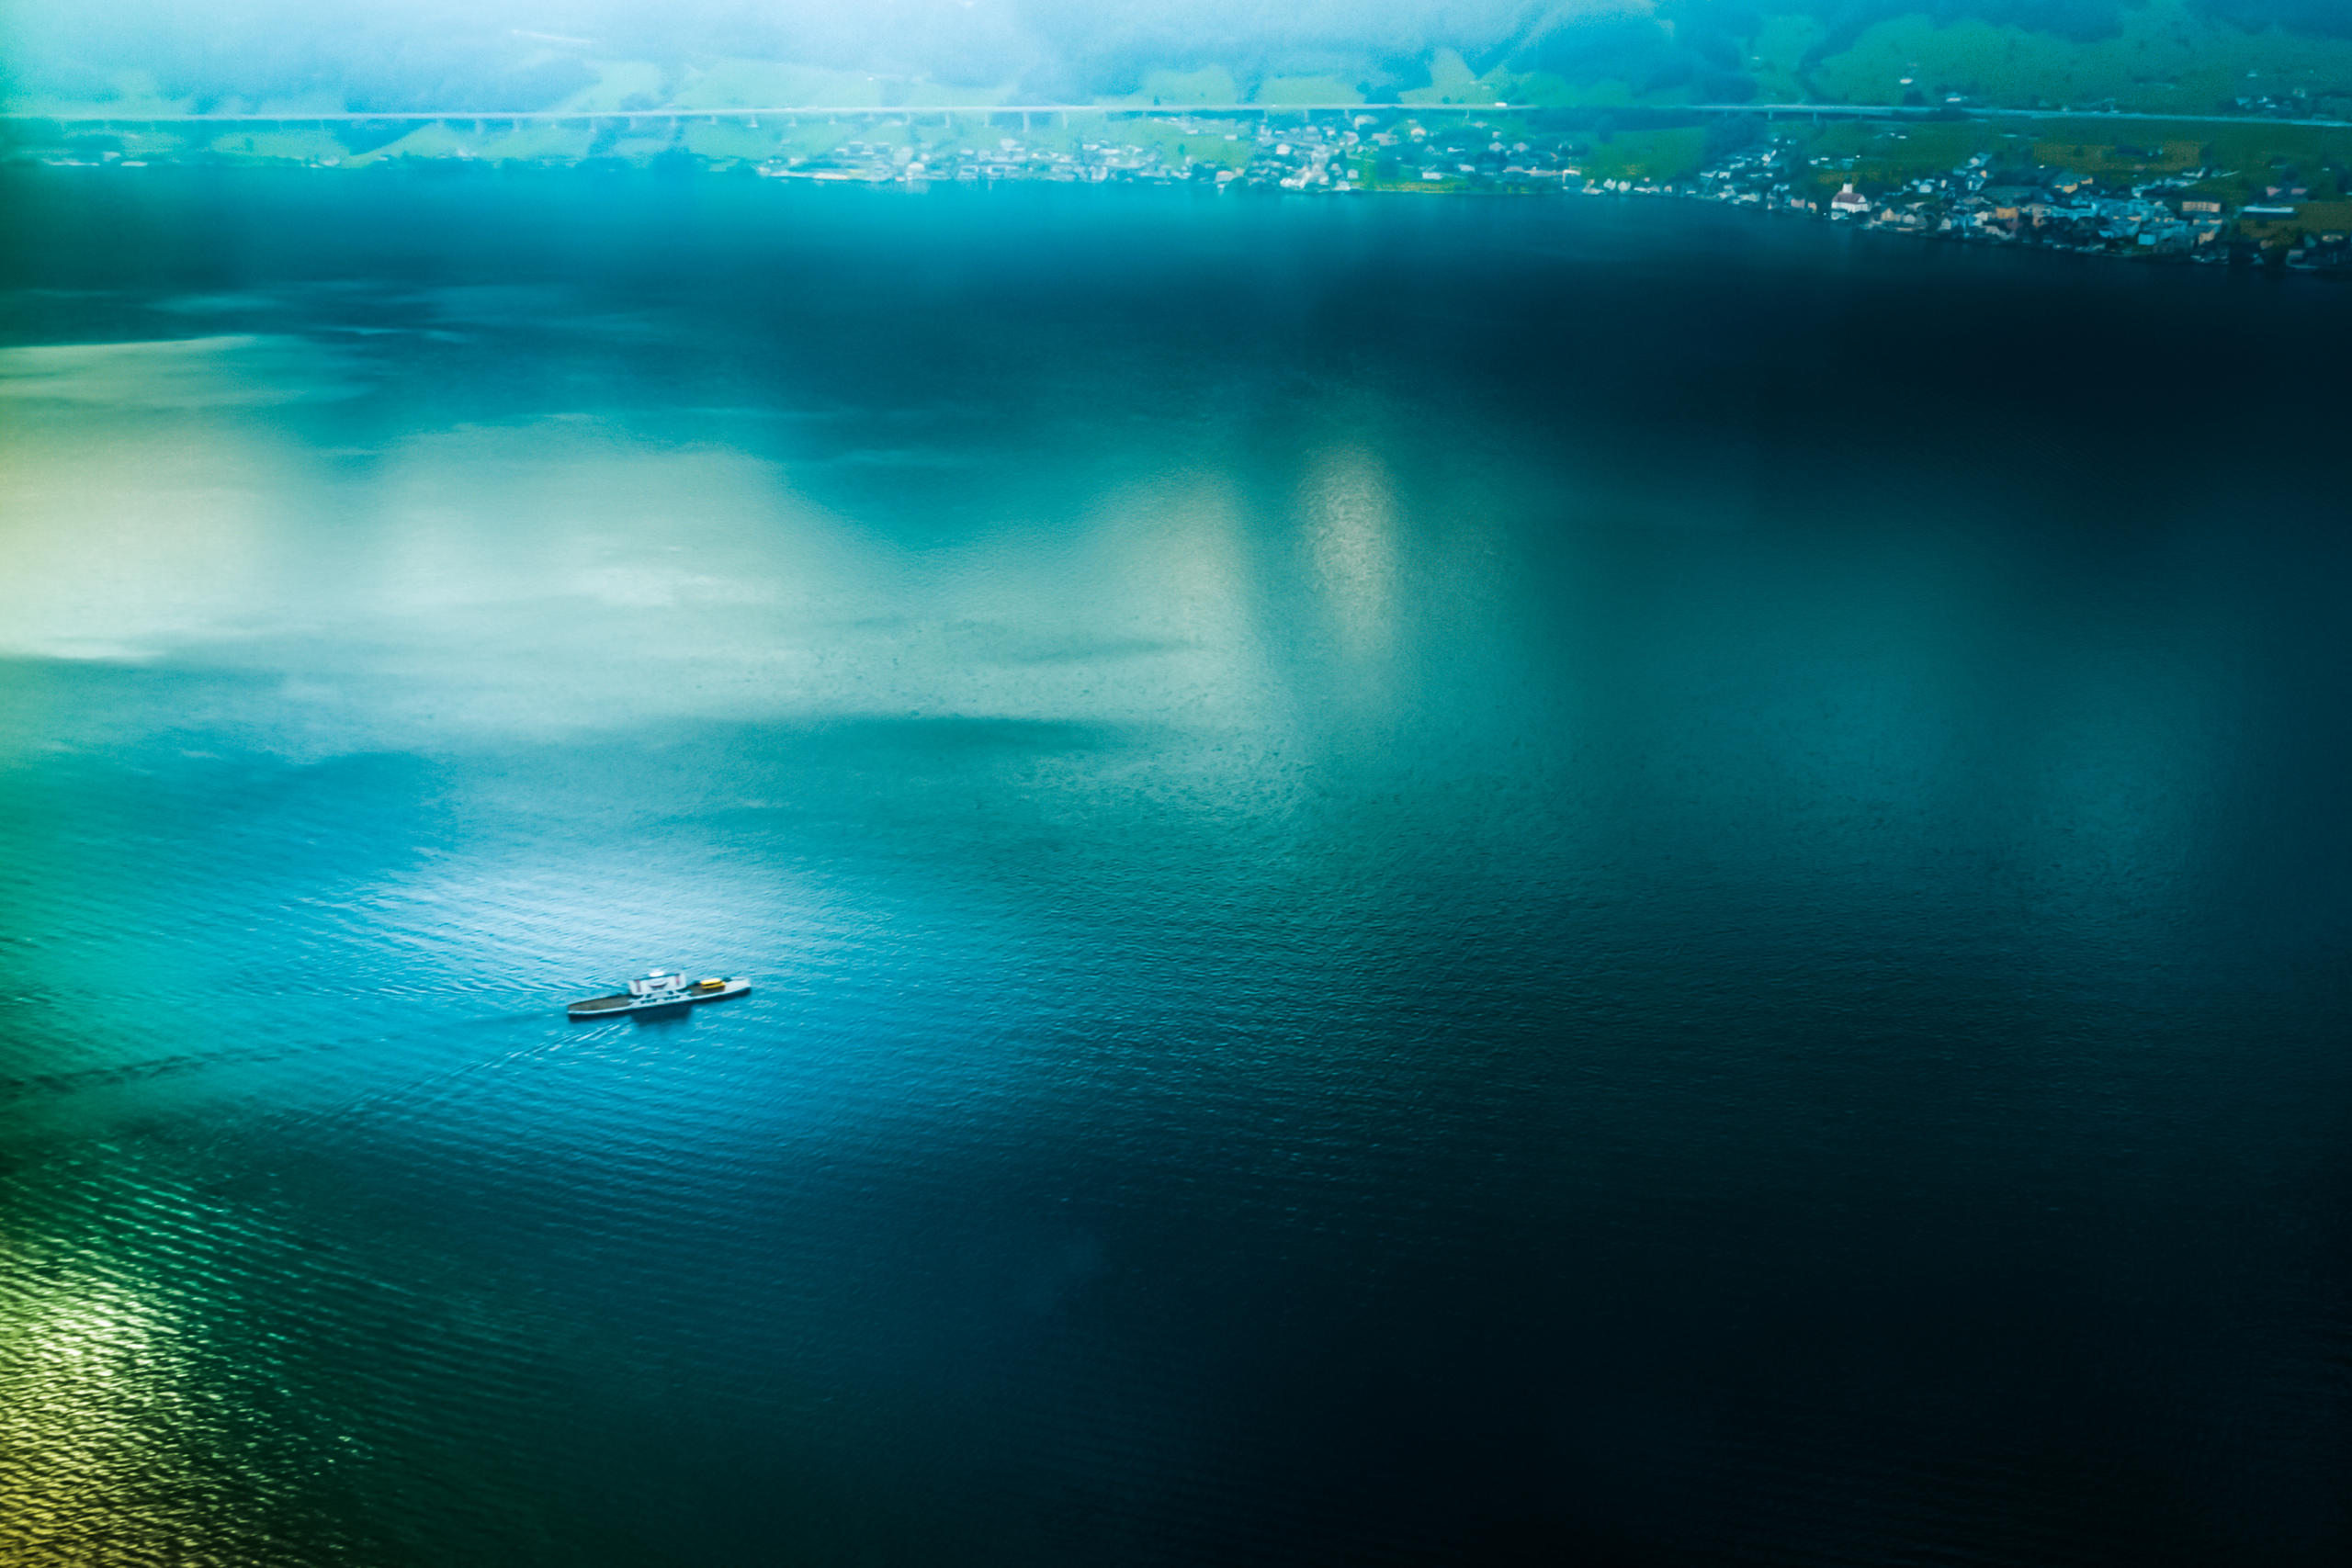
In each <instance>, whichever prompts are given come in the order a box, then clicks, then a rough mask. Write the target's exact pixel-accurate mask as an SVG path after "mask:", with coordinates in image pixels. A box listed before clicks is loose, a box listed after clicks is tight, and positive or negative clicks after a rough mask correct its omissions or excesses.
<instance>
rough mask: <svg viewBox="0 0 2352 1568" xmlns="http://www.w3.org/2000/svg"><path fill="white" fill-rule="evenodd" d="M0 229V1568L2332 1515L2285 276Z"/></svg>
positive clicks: (1148, 226)
mask: <svg viewBox="0 0 2352 1568" xmlns="http://www.w3.org/2000/svg"><path fill="white" fill-rule="evenodd" d="M133 175H143V177H138V178H134V177H132V176H133ZM0 194H5V201H6V209H7V210H8V211H9V213H10V214H11V220H10V222H9V224H8V226H7V228H6V233H5V238H0V285H5V288H6V295H5V298H0V310H5V316H0V326H5V331H6V344H7V345H6V346H5V347H0V582H5V584H6V599H5V601H0V604H5V605H6V608H5V610H0V653H5V662H0V940H5V942H6V953H7V969H8V974H9V976H10V985H9V987H8V994H7V995H6V997H5V998H0V1556H5V1557H6V1560H7V1561H8V1562H10V1563H12V1564H14V1563H26V1564H36V1563H37V1564H52V1563H54V1564H69V1563H70V1564H108V1565H112V1564H119V1563H120V1564H143V1563H158V1564H161V1563H189V1564H195V1563H236V1564H266V1565H277V1564H286V1565H290V1568H311V1565H320V1564H329V1563H351V1564H386V1565H408V1564H416V1565H430V1568H458V1565H463V1564H475V1563H481V1564H514V1563H545V1564H563V1565H567V1568H569V1565H583V1568H585V1565H605V1564H612V1565H639V1564H676V1565H681V1568H683V1565H694V1568H704V1565H710V1568H721V1565H726V1568H731V1565H737V1564H753V1563H796V1564H801V1563H808V1564H835V1563H841V1564H853V1563H854V1564H865V1563H910V1564H936V1563H955V1564H966V1563H969V1564H993V1563H1005V1564H1022V1565H1035V1568H1044V1565H1048V1564H1102V1563H1119V1564H1155V1563H1158V1564H1190V1563H1225V1562H1269V1563H1272V1562H1297V1563H1326V1562H1329V1563H1388V1562H1396V1563H1482V1564H1483V1563H1489V1562H1517V1563H1608V1564H1618V1563H1642V1564H1685V1563H1714V1562H1758V1563H1789V1564H1798V1563H1804V1564H1815V1563H1928V1562H1935V1563H1987V1564H1991V1563H1999V1564H2094V1563H2098V1564H2103V1563H2133V1564H2138V1563H2148V1562H2183V1563H2219V1562H2229V1563H2233V1564H2236V1563H2280V1564H2305V1563H2310V1564H2320V1563H2334V1562H2341V1561H2344V1560H2345V1559H2346V1555H2347V1553H2352V1509H2347V1499H2348V1498H2352V1493H2347V1490H2346V1486H2345V1484H2344V1477H2345V1475H2346V1472H2347V1467H2352V1429H2348V1428H2347V1420H2352V1207H2347V1200H2352V1057H2347V1054H2346V1045H2347V1039H2346V1034H2347V1031H2346V1016H2347V1012H2346V1010H2347V1006H2352V875H2347V874H2352V817H2347V814H2346V807H2345V798H2346V794H2345V792H2346V781H2347V778H2348V777H2352V616H2347V615H2346V608H2345V606H2346V592H2347V589H2352V532H2347V529H2352V502H2347V491H2346V486H2345V481H2344V477H2343V474H2344V468H2343V441H2344V414H2345V402H2344V397H2345V392H2344V386H2345V383H2344V379H2343V367H2344V366H2345V365H2346V363H2352V358H2347V351H2352V295H2347V294H2346V292H2345V291H2343V290H2341V289H2334V288H2326V287H2324V286H2321V285H2316V284H2311V283H2309V281H2308V280H2300V279H2287V280H2266V279H2263V278H2260V277H2255V276H2243V275H2240V276H2230V275H2224V274H2219V273H2214V272H2208V271H2202V270H2194V271H2191V270H2181V271H2174V270H2164V269H2155V268H2140V267H2132V266H2128V265H2116V264H2105V263H2087V262H2078V261H2077V260H2076V259H2075V258H2067V257H2058V256H2049V255H2005V254H1994V253H1986V252H1977V251H1962V250H1952V249H1939V248H1935V247H1931V246H1926V245H1920V244H1916V243H1907V242H1903V241H1887V242H1884V243H1881V242H1880V241H1878V240H1877V239H1876V238H1875V237H1872V236H1866V235H1854V234H1849V233H1844V232H1837V231H1827V230H1825V229H1821V228H1816V227H1813V226H1809V225H1802V224H1791V225H1783V224H1779V223H1774V222H1771V221H1766V220H1756V219H1754V218H1752V217H1747V216H1739V215H1724V214H1719V213H1713V212H1708V211H1703V210H1692V209H1677V208H1672V207H1667V206H1662V205H1647V206H1631V207H1620V206H1613V205H1610V204H1605V203H1597V202H1596V203H1583V204H1570V205H1560V204H1555V203H1550V202H1539V201H1525V202H1509V201H1498V202H1482V201H1475V200H1466V199H1465V200H1461V201H1436V200H1411V199H1402V198H1400V199H1397V200H1393V201H1384V200H1367V201H1363V202H1360V203H1340V202H1324V203H1291V202H1279V203H1278V202H1272V201H1267V202H1250V201H1245V200H1240V199H1226V200H1217V199H1211V198H1198V197H1193V196H1192V195H1190V194H1188V193H1147V194H1125V195H1123V194H1119V193H1104V192H1067V191H1058V192H1057V191H1047V192H1036V191H1016V192H1011V193H1005V192H999V193H992V194H988V195H985V196H982V195H978V194H975V193H938V194H934V195H931V196H927V197H919V198H884V197H874V196H871V195H869V194H867V193H848V192H831V191H813V192H812V191H795V192H789V193H787V192H780V191H777V190H775V189H772V188H768V187H766V186H763V185H761V184H760V183H759V182H755V181H745V182H733V181H728V180H724V179H719V178H708V179H698V180H685V181H679V182H674V183H662V182H658V181H653V180H640V179H627V178H624V179H601V178H593V177H588V176H582V175H560V176H558V175H541V176H531V177H525V176H515V177H512V178H500V177H494V176H486V175H485V176H481V177H473V178H462V179H441V180H435V179H422V178H406V177H402V176H397V175H388V176H386V177H384V178H381V179H379V178H375V177H373V176H365V175H344V174H335V175H308V176H290V175H288V176H281V175H253V174H243V173H235V172H227V171H222V172H206V171H184V170H162V169H158V170H151V171H144V172H137V171H37V172H29V173H28V172H24V171H14V172H10V173H9V174H8V175H7V176H6V186H5V191H4V192H0ZM655 964H677V965H683V966H686V967H689V968H692V969H694V970H695V971H696V972H697V973H700V972H705V971H707V972H710V973H741V974H747V975H750V976H752V977H753V978H754V980H755V981H756V989H755V990H754V991H753V992H752V995H751V996H750V997H748V998H744V999H743V1000H741V1001H738V1002H732V1003H728V1004H724V1005H722V1006H718V1007H712V1008H707V1009H702V1010H697V1011H696V1012H695V1013H694V1014H693V1015H691V1016H688V1017H685V1018H683V1019H677V1020H673V1021H644V1022H637V1023H631V1022H628V1021H621V1022H614V1023H606V1024H601V1025H587V1026H573V1025H570V1024H567V1023H566V1022H565V1021H563V1019H562V1017H561V1014H560V1006H561V1004H562V1003H563V1002H564V1001H566V1000H569V999H571V998H575V997H581V996H586V995H591V994H594V993H595V992H597V991H600V990H602V989H605V988H606V987H609V986H610V985H611V983H612V982H614V981H616V980H618V979H621V978H624V977H626V976H628V975H631V974H636V973H640V972H642V970H643V969H645V968H646V967H649V966H651V965H655Z"/></svg>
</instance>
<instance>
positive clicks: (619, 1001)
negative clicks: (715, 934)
mask: <svg viewBox="0 0 2352 1568" xmlns="http://www.w3.org/2000/svg"><path fill="white" fill-rule="evenodd" d="M751 988H752V982H750V981H749V980H745V979H742V978H741V977H735V978H726V977H720V976H713V977H711V978H710V979H707V980H689V979H687V978H686V977H685V976H684V975H680V974H675V973H673V972H672V971H670V970H667V969H656V970H655V971H653V973H651V974H650V975H648V976H645V978H643V979H642V980H631V981H630V982H629V983H628V990H626V991H616V992H614V993H613V994H612V995H611V996H609V997H591V998H588V999H587V1000H586V1001H584V1002H574V1003H572V1004H571V1006H570V1007H568V1008H566V1009H564V1011H565V1013H566V1014H568V1015H569V1016H571V1017H572V1018H616V1017H618V1016H619V1015H620V1014H622V1013H625V1012H626V1013H639V1012H667V1011H670V1010H673V1009H684V1008H690V1007H692V1006H694V1005H695V1003H696V1002H717V1001H724V1000H726V999H727V998H729V997H740V996H741V995H742V994H743V993H744V992H746V991H748V990H750V989H751Z"/></svg>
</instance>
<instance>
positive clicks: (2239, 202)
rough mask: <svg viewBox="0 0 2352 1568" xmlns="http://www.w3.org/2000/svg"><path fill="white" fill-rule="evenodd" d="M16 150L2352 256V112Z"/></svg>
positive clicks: (473, 131)
mask: <svg viewBox="0 0 2352 1568" xmlns="http://www.w3.org/2000/svg"><path fill="white" fill-rule="evenodd" d="M0 139H4V140H0V159H6V161H10V162H17V163H38V164H53V165H66V166H112V167H122V168H131V169H135V168H141V167H149V166H154V165H157V164H230V165H265V166H280V167H285V166H307V167H314V168H327V169H357V168H368V167H378V166H383V165H387V164H399V165H409V164H458V165H476V166H491V165H495V166H507V165H516V164H521V165H545V166H582V165H585V166H594V167H613V168H627V167H648V168H665V169H674V170H687V169H695V170H707V171H711V172H720V173H729V172H731V173H735V174H741V175H756V176H759V177H764V178H773V179H779V180H806V181H816V182H825V183H838V184H857V185H869V186H911V187H920V186H933V185H937V184H942V183H951V182H952V183H959V184H993V183H997V182H1001V181H1045V182H1051V183H1064V184H1111V183H1121V184H1133V183H1143V184H1156V185H1174V184H1198V185H1201V186H1210V187H1214V188H1217V189H1220V190H1227V191H1237V190H1238V191H1249V190H1272V191H1285V192H1292V193H1297V194H1302V195H1318V196H1347V195H1361V194H1365V193H1373V192H1381V191H1392V192H1400V191H1412V192H1415V193H1418V194H1429V195H1465V194H1497V195H1503V194H1522V195H1524V194H1546V195H1566V196H1573V197H1656V198H1677V199H1685V200H1707V201H1717V202H1728V203H1733V204H1736V205H1743V206H1753V207H1761V208H1767V209H1774V210H1781V211H1787V212H1794V213H1799V214H1804V215H1806V216H1810V217H1815V218H1818V219H1820V220H1825V221H1834V222H1844V223H1849V224H1853V225H1857V226H1860V227H1867V228H1871V229H1879V230H1887V231H1897V232H1906V233H1918V234H1929V235H1936V236H1939V237H1944V238H1950V239H1958V240H1965V241H1970V242H1973V243H1987V244H2009V245H2018V244H2022V245H2036V246H2044V247H2053V248H2061V249H2065V250H2071V251H2077V252H2088V253H2098V254H2113V255H2120V256H2130V257H2134V258H2140V259H2152V258H2171V259H2178V260H2187V261H2195V262H2206V263H2235V264H2240V265H2255V264H2259V265H2270V266H2277V267H2281V268H2288V269H2293V270H2298V271H2309V272H2324V273H2343V272H2352V184H2347V179H2352V124H2346V122H2343V121H2340V120H2333V119H2288V118H2263V117H2258V116H2251V115H2248V116H2234V117H2233V116H2186V117H2179V116H2154V115H2143V114H2116V113H2109V112H2101V113H2088V114H2081V113H2073V112H2069V111H2064V110H1996V109H1983V108H1976V107H1951V106H1946V107H1932V108H1931V107H1914V106H1883V105H1854V104H1766V105H1755V106H1737V105H1698V106H1690V107H1679V108H1650V109H1627V110H1623V111H1611V110H1581V109H1579V110H1562V109H1551V108H1542V107H1522V106H1513V105H1510V104H1509V103H1505V102H1498V103H1495V104H1491V105H1473V104H1451V105H1409V106H1397V105H1364V104H1329V105H1320V104H1317V105H1286V106H1261V105H1209V106H1193V107H1185V108H1170V107H1126V106H1116V105H1108V106H1106V105H1052V104H1045V105H1030V106H1013V107H1006V106H977V107H955V106H940V107H902V108H896V109H840V108H822V107H818V108H781V109H730V110H712V111H685V110H678V109H661V108H654V109H627V110H619V109H616V110H613V111H609V112H603V111H600V112H595V113H577V112H571V113H567V112H560V111H523V112H517V113H514V114H495V115H493V114H481V113H461V114H447V115H443V114H425V113H413V114H398V115H374V114H361V113H356V112H355V113H323V114H317V115H309V116H299V117H284V118H279V117H268V118H263V117H258V116H254V115H246V114H227V113H223V114H211V115H198V114H182V115H168V116H156V117H141V116H138V115H126V116H124V117H121V118H113V117H103V116H99V117H92V116H87V115H81V116H68V115H62V114H61V115H56V116H47V117H44V116H33V115H17V116H14V117H10V118H7V119H6V121H5V122H4V123H0Z"/></svg>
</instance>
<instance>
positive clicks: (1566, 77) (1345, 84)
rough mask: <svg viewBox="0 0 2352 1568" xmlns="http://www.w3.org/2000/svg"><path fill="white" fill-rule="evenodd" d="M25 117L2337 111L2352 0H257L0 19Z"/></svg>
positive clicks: (2351, 90)
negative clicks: (1440, 105)
mask: <svg viewBox="0 0 2352 1568" xmlns="http://www.w3.org/2000/svg"><path fill="white" fill-rule="evenodd" d="M0 73H5V76H0V88H5V91H6V95H7V97H8V101H9V106H10V107H13V108H15V109H17V111H19V112H44V111H46V112H64V111H66V110H69V109H73V108H76V107H79V108H84V109H107V110H111V111H113V112H118V113H123V114H134V113H139V112H142V111H143V112H149V113H163V112H167V111H173V110H179V111H187V110H200V111H209V112H220V111H232V112H234V111H244V112H260V113H271V112H279V113H287V114H300V113H301V112H303V111H305V110H309V111H322V110H328V109H334V110H358V111H363V112H365V111H384V112H393V111H402V110H409V111H413V110H418V109H447V110H453V111H464V110H469V109H470V110H497V109H542V110H544V109H576V110H581V111H583V112H584V111H590V110H595V109H616V108H624V107H628V108H662V107H680V108H728V107H776V106H783V105H821V104H834V105H841V106H843V107H849V106H887V105H894V104H908V105H918V106H920V105H936V104H973V105H978V104H986V103H1113V102H1124V103H1134V104H1151V103H1161V104H1167V105H1178V104H1186V103H1195V104H1198V103H1265V104H1295V103H1306V102H1313V103H1338V102H1355V101H1364V102H1403V103H1415V102H1446V101H1453V102H1490V101H1493V100H1495V99H1498V98H1499V99H1506V100H1508V101H1510V102H1512V103H1515V104H1531V105H1533V104H1556V105H1564V106H1567V105H1575V106H1586V107H1599V106H1607V105H1615V104H1623V105H1646V106H1655V107H1671V106H1675V105H1680V104H1691V103H1724V102H1791V101H1814V102H1836V103H1869V104H1912V105H1929V106H1933V105H1939V104H1954V105H1966V106H1973V107H2076V108H2081V107H2116V108H2120V109H2127V110H2141V111H2149V112H2160V113H2178V114H2212V113H2232V112H2250V113H2256V114H2274V115H2275V114H2279V113H2297V114H2302V115H2310V116H2338V117H2346V118H2352V0H1550V3H1548V4H1532V5H1531V4H1526V3H1522V0H1406V3H1398V0H1369V3H1349V0H1296V3H1293V4H1283V5H1276V4H1272V3H1271V0H1158V3H1155V0H869V3H865V4H861V5H858V6H847V5H844V4H842V3H841V0H764V3H760V4H751V3H745V0H678V3H677V4H674V5H665V6H654V5H651V4H649V3H648V0H491V3H489V4H486V5H485V4H472V3H469V0H413V3H409V4H397V3H394V0H334V3H331V4H329V5H326V6H321V5H319V4H317V3H316V0H245V3H243V4H241V5H238V6H229V7H223V6H187V5H185V4H182V3H180V0H120V3H119V4H115V5H110V6H62V5H42V6H31V5H20V6H12V7H8V8H7V9H6V11H5V12H0Z"/></svg>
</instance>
